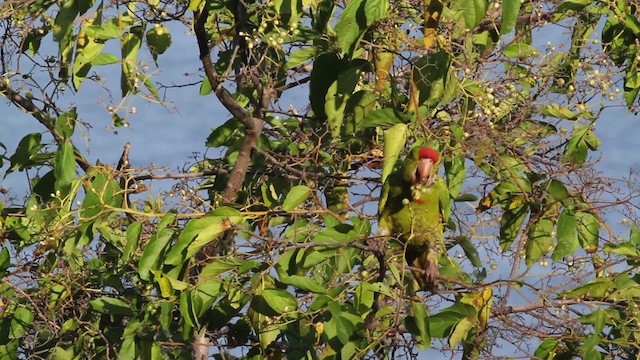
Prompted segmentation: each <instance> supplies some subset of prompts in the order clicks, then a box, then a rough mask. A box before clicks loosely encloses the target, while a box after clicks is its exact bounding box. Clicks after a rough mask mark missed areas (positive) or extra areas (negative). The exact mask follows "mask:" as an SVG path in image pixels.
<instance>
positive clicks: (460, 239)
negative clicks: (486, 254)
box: [456, 235, 482, 267]
mask: <svg viewBox="0 0 640 360" xmlns="http://www.w3.org/2000/svg"><path fill="white" fill-rule="evenodd" d="M456 242H457V243H458V244H460V246H461V247H462V250H463V251H464V254H465V255H466V256H467V259H469V261H471V264H472V265H473V266H475V267H482V261H480V254H479V253H478V250H477V249H476V247H475V246H474V245H473V242H472V241H471V238H469V237H468V236H464V235H460V236H457V237H456Z"/></svg>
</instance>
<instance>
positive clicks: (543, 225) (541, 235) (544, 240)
mask: <svg viewBox="0 0 640 360" xmlns="http://www.w3.org/2000/svg"><path fill="white" fill-rule="evenodd" d="M553 225H554V221H553V219H552V218H551V217H549V216H547V215H546V214H545V215H542V217H541V218H539V219H537V220H536V222H535V223H534V224H533V225H531V228H530V229H529V234H528V237H527V244H526V248H525V253H526V261H525V262H526V264H527V267H529V268H530V267H531V266H533V264H535V263H536V261H538V260H539V259H540V258H541V257H542V256H543V255H544V254H546V253H547V252H548V251H549V248H550V247H551V244H552V237H551V232H552V231H553Z"/></svg>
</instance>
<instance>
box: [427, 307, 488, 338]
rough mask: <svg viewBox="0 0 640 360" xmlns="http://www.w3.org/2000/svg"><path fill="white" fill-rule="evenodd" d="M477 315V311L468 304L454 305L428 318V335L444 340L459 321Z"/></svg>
mask: <svg viewBox="0 0 640 360" xmlns="http://www.w3.org/2000/svg"><path fill="white" fill-rule="evenodd" d="M477 315H478V310H477V309H475V308H474V307H473V306H471V305H469V304H463V303H459V302H458V303H455V304H453V305H451V306H450V307H448V308H446V309H443V310H442V311H441V312H439V313H437V314H435V315H431V316H430V317H429V333H430V334H431V337H434V338H444V337H446V336H447V335H449V334H450V333H451V329H452V328H453V326H454V325H455V324H457V323H458V322H459V321H460V320H461V319H463V318H465V317H474V316H477Z"/></svg>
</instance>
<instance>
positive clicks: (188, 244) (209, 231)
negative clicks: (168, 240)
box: [164, 207, 242, 265]
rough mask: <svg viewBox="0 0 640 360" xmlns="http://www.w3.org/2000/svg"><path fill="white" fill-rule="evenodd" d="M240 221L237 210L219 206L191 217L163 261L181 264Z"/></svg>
mask: <svg viewBox="0 0 640 360" xmlns="http://www.w3.org/2000/svg"><path fill="white" fill-rule="evenodd" d="M241 221H242V215H241V214H240V212H239V211H237V210H235V209H232V208H228V207H221V208H218V209H216V210H214V211H212V212H211V213H209V214H207V215H206V216H204V217H201V218H198V219H192V220H191V221H189V222H188V223H187V225H186V226H185V227H184V229H183V230H182V233H180V236H179V237H178V241H177V242H176V243H175V244H174V246H172V247H171V250H169V252H168V253H167V256H166V258H165V261H164V263H165V264H169V265H182V263H183V262H184V261H185V260H187V259H190V258H191V257H192V256H193V255H195V254H196V253H197V252H198V251H199V250H200V248H201V247H202V246H204V245H205V244H208V243H210V242H211V241H214V240H215V239H217V238H218V236H219V235H220V234H222V233H223V232H225V231H226V230H229V229H230V228H231V227H232V226H234V225H236V224H239V223H240V222H241Z"/></svg>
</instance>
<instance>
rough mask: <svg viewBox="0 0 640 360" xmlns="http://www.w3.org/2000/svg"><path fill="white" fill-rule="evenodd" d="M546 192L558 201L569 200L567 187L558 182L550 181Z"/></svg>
mask: <svg viewBox="0 0 640 360" xmlns="http://www.w3.org/2000/svg"><path fill="white" fill-rule="evenodd" d="M547 191H548V192H549V194H550V195H551V196H553V198H554V199H556V200H558V201H564V200H566V199H568V198H569V191H568V190H567V187H566V186H564V184H563V183H562V182H561V181H559V180H551V181H550V182H549V186H548V187H547Z"/></svg>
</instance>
